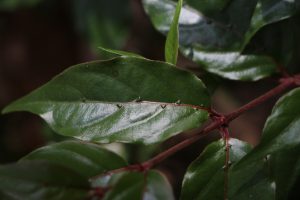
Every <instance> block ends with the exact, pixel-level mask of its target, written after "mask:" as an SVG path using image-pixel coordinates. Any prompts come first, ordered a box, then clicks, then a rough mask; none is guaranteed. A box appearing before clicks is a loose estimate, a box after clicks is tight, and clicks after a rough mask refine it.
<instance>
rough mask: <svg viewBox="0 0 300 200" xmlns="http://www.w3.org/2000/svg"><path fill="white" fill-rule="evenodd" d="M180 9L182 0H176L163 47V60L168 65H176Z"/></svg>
mask: <svg viewBox="0 0 300 200" xmlns="http://www.w3.org/2000/svg"><path fill="white" fill-rule="evenodd" d="M181 7H182V0H178V3H177V6H176V10H175V14H174V17H173V21H172V24H171V27H170V30H169V32H168V35H167V39H166V45H165V60H166V62H168V63H171V64H174V65H176V62H177V57H178V47H179V33H178V23H179V16H180V11H181Z"/></svg>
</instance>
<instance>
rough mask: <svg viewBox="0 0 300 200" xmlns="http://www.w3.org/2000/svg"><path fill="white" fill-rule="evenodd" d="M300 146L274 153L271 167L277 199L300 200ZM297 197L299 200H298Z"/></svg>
mask: <svg viewBox="0 0 300 200" xmlns="http://www.w3.org/2000/svg"><path fill="white" fill-rule="evenodd" d="M299 152H300V145H298V146H296V147H294V148H290V149H287V150H283V151H280V152H277V153H274V154H272V155H271V157H270V165H271V167H272V169H273V176H274V179H275V182H276V199H278V200H284V199H286V200H288V199H298V198H299V196H300V192H299V189H296V188H297V181H298V182H299V180H300V154H299ZM296 196H297V197H298V198H296Z"/></svg>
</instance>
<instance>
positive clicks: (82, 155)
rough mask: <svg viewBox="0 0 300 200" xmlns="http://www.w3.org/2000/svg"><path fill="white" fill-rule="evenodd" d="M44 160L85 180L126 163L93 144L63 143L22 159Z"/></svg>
mask: <svg viewBox="0 0 300 200" xmlns="http://www.w3.org/2000/svg"><path fill="white" fill-rule="evenodd" d="M24 160H45V161H49V162H51V163H55V164H57V165H61V166H64V167H65V168H68V169H71V170H73V171H76V172H77V173H78V174H80V175H82V176H83V177H85V178H87V179H88V178H90V177H92V176H96V175H98V174H101V173H103V172H106V171H109V170H112V169H117V168H121V167H124V166H125V165H126V162H125V161H124V160H123V159H122V158H121V157H120V156H118V155H117V154H115V153H113V152H110V151H108V150H106V149H103V148H101V147H99V146H98V145H95V144H90V143H84V142H78V141H64V142H60V143H56V144H52V145H49V146H45V147H41V148H39V149H37V150H35V151H33V152H31V153H30V154H28V155H27V156H25V157H24V158H23V159H22V162H23V161H24Z"/></svg>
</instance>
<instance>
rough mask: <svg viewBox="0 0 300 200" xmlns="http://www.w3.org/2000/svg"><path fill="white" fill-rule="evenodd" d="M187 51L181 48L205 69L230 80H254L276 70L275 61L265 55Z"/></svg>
mask: <svg viewBox="0 0 300 200" xmlns="http://www.w3.org/2000/svg"><path fill="white" fill-rule="evenodd" d="M195 49H196V48H195ZM188 51H190V49H185V50H183V52H184V53H185V54H187V55H188V54H189V55H191V58H192V59H193V60H198V63H199V64H201V66H202V67H203V68H204V69H205V70H206V71H208V72H210V73H213V74H217V75H219V76H221V77H224V78H228V79H231V80H243V81H256V80H259V79H262V78H264V77H267V76H269V75H270V74H272V73H273V72H274V71H275V70H276V67H275V62H274V61H273V60H272V59H271V58H270V57H267V56H255V55H242V54H240V53H238V52H227V53H222V52H202V51H194V52H193V53H188Z"/></svg>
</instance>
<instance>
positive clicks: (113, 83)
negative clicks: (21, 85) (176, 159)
mask: <svg viewBox="0 0 300 200" xmlns="http://www.w3.org/2000/svg"><path fill="white" fill-rule="evenodd" d="M174 80H176V81H174ZM178 100H179V101H180V102H178ZM175 102H177V103H175ZM187 104H191V105H194V106H191V105H187ZM209 106H210V100H209V96H208V92H207V89H206V88H205V86H204V85H203V83H202V81H201V80H199V79H198V78H197V77H196V76H195V75H193V74H191V73H189V72H186V71H183V70H180V69H178V68H176V67H174V66H173V65H170V64H166V63H163V62H158V61H151V60H147V59H141V58H135V57H118V58H115V59H112V60H108V61H102V62H101V61H96V62H90V63H84V64H79V65H76V66H74V67H72V68H70V69H68V70H66V71H64V72H63V73H62V74H60V75H58V76H57V77H55V78H54V79H53V80H51V81H50V82H49V83H47V84H45V85H44V86H42V87H40V88H39V89H37V90H35V91H33V92H32V93H30V94H29V95H27V96H25V97H23V98H21V99H19V100H17V101H15V102H13V103H12V104H11V105H9V106H7V107H6V108H5V109H4V110H3V113H8V112H13V111H29V112H32V113H35V114H38V115H40V116H41V117H42V118H43V119H44V120H46V122H47V123H48V124H49V125H50V126H51V127H52V128H53V129H54V130H55V131H56V132H58V133H60V134H62V135H66V136H72V137H75V138H79V139H81V140H88V141H96V142H104V143H107V142H115V141H119V142H131V143H133V142H140V143H146V144H147V143H155V142H159V141H163V140H165V139H167V138H169V137H171V136H173V135H175V134H177V133H180V132H182V131H185V130H189V129H192V128H196V127H199V126H201V124H203V123H204V122H205V121H206V120H207V118H208V113H207V111H206V110H205V109H198V108H199V107H201V108H202V107H209Z"/></svg>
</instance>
